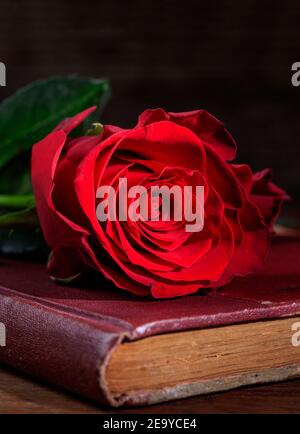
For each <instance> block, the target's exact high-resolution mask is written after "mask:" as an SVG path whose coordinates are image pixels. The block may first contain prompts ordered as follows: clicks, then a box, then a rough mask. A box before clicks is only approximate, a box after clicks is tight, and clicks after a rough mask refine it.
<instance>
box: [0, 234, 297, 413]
mask: <svg viewBox="0 0 300 434" xmlns="http://www.w3.org/2000/svg"><path fill="white" fill-rule="evenodd" d="M0 267H1V275H0V294H1V295H0V322H1V323H3V324H4V326H5V329H6V346H3V347H0V361H1V362H2V363H4V364H7V365H10V366H13V367H15V368H16V369H19V370H21V371H24V372H27V373H29V374H31V375H33V376H35V377H37V378H41V379H44V380H47V381H48V382H50V383H54V384H56V385H58V386H61V387H63V388H65V389H68V390H70V391H73V392H75V393H77V394H79V395H82V396H85V397H88V398H90V399H92V400H96V401H98V402H100V403H102V404H108V405H111V406H115V407H118V406H122V405H127V406H130V405H144V404H153V403H157V402H162V401H167V400H173V399H177V398H183V397H188V396H193V395H197V394H204V393H210V392H216V391H222V390H227V389H231V388H235V387H239V386H243V385H247V384H254V383H260V382H270V381H280V380H284V379H287V378H291V377H295V376H298V375H299V372H300V348H299V347H298V335H297V331H298V326H299V328H300V324H298V325H297V323H298V322H299V321H300V238H299V237H295V236H293V237H291V236H276V237H274V239H273V243H272V248H271V252H270V255H269V256H268V259H267V262H266V263H265V265H264V267H263V269H262V270H261V271H259V272H257V273H255V274H251V275H249V276H247V277H244V278H235V279H234V280H233V281H232V282H231V283H230V284H229V285H227V286H225V287H223V288H219V289H217V290H213V291H211V290H206V291H205V292H203V291H202V292H199V293H197V294H193V295H190V296H187V297H184V298H174V299H169V300H159V301H157V300H155V299H150V298H146V297H145V298H141V297H136V296H134V295H132V294H127V293H125V292H124V291H122V292H121V291H119V290H117V289H116V288H114V287H113V286H112V284H110V283H108V282H107V281H104V280H103V281H100V280H98V281H94V283H93V286H91V285H88V284H87V285H86V286H85V287H84V288H82V286H81V287H69V286H68V287H67V286H62V285H58V284H56V283H54V282H52V281H51V280H50V279H49V276H48V274H47V271H46V269H45V266H44V264H39V263H32V262H28V261H16V260H13V259H7V258H2V259H1V262H0ZM99 279H100V278H99ZM99 289H101V290H99Z"/></svg>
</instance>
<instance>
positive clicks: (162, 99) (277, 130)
mask: <svg viewBox="0 0 300 434" xmlns="http://www.w3.org/2000/svg"><path fill="white" fill-rule="evenodd" d="M0 15H1V18H0V61H2V62H4V63H6V66H7V87H6V88H1V89H0V99H2V98H4V97H5V96H7V95H9V94H11V93H12V92H13V91H15V90H16V89H17V88H18V87H20V86H22V85H24V84H26V83H28V82H30V81H32V80H35V79H38V78H42V77H47V76H49V75H52V74H68V73H73V72H77V73H80V74H83V75H88V76H95V77H102V76H105V77H108V78H109V79H110V80H111V84H112V87H113V91H114V94H113V98H112V100H111V102H110V104H109V106H108V108H107V109H106V111H105V114H104V118H103V121H104V122H109V123H115V124H119V125H121V126H130V125H134V123H135V120H136V118H137V116H138V114H139V113H140V112H141V111H142V110H144V109H145V108H148V107H158V106H162V107H164V108H166V109H168V110H170V111H185V110H192V109H197V108H206V109H207V110H208V111H210V112H212V113H213V114H214V115H216V116H217V117H219V118H220V119H221V120H222V121H223V122H224V123H225V124H226V126H227V127H228V128H229V129H230V131H231V132H232V134H233V135H234V136H235V138H236V140H237V142H238V145H239V153H238V161H240V162H242V161H244V162H249V163H250V164H251V165H252V166H253V167H254V168H255V169H261V168H264V167H266V166H268V167H273V168H274V174H275V180H276V181H277V182H278V183H280V184H281V185H283V186H284V187H286V188H287V189H288V191H289V192H291V193H293V192H294V195H295V196H296V197H297V195H299V192H300V172H299V163H300V150H299V145H300V144H299V133H300V123H299V118H300V105H299V104H298V102H300V87H299V88H296V87H293V86H292V85H291V75H292V73H291V65H292V63H294V62H296V61H300V2H299V1H285V2H276V1H253V0H252V1H250V0H246V1H238V0H236V1H226V2H214V1H211V0H206V1H201V0H185V1H175V0H159V1H158V0H157V1H154V0H153V1H152V2H151V1H142V0H125V1H121V0H119V1H118V0H102V1H101V0H95V1H88V0H86V1H83V0H81V1H75V0H64V1H63V0H44V1H42V0H27V1H15V0H1V2H0Z"/></svg>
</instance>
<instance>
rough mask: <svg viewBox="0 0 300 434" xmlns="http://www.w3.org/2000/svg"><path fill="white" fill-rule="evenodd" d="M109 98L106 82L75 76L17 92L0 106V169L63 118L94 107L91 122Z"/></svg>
mask: <svg viewBox="0 0 300 434" xmlns="http://www.w3.org/2000/svg"><path fill="white" fill-rule="evenodd" d="M109 96H110V87H109V84H108V82H107V81H106V80H102V79H94V78H82V77H78V76H76V75H72V76H66V77H52V78H49V79H47V80H42V81H38V82H35V83H33V84H30V85H29V86H26V87H24V88H23V89H21V90H19V91H18V92H17V93H16V94H14V95H13V96H11V97H10V98H8V99H6V100H4V101H3V102H2V103H1V104H0V167H3V166H4V165H5V164H6V163H7V162H8V161H10V160H11V159H12V158H14V157H16V156H17V155H19V154H20V153H22V152H23V151H28V150H29V149H30V148H31V146H32V145H33V144H34V143H35V142H37V141H39V140H40V139H42V138H43V137H44V136H45V135H46V134H48V133H49V132H50V131H51V130H52V129H53V128H54V127H55V126H56V125H57V124H58V123H59V122H60V121H61V120H63V119H64V118H66V117H70V116H73V115H75V114H76V113H78V112H80V111H81V110H84V109H86V108H88V107H90V106H92V105H97V107H98V110H97V111H96V113H95V112H94V114H93V116H92V117H90V118H89V123H91V122H92V121H93V119H97V118H98V116H99V112H101V110H102V109H103V107H104V105H105V103H106V102H107V100H108V98H109ZM86 125H87V124H86ZM0 177H1V174H0Z"/></svg>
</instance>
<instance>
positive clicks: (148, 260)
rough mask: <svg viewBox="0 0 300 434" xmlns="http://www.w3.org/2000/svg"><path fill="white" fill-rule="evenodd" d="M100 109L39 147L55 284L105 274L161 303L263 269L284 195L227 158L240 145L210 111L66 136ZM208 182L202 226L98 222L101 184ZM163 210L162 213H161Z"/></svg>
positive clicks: (36, 161)
mask: <svg viewBox="0 0 300 434" xmlns="http://www.w3.org/2000/svg"><path fill="white" fill-rule="evenodd" d="M92 110H93V108H92V109H89V110H86V111H85V112H83V113H80V114H79V115H77V116H75V117H73V118H72V119H68V120H65V121H63V122H62V123H61V124H60V125H59V126H58V127H57V128H56V129H55V131H54V132H52V133H51V134H49V135H48V136H47V137H46V138H45V139H43V140H42V141H41V142H39V143H37V144H36V145H35V146H34V148H33V155H32V182H33V188H34V192H35V196H36V203H37V210H38V215H39V218H40V222H41V226H42V229H43V233H44V236H45V239H46V241H47V243H48V244H49V246H50V247H51V249H52V254H51V256H50V259H49V263H48V268H49V271H50V274H51V276H52V277H53V278H55V279H57V280H60V279H64V280H72V279H73V278H75V277H76V276H78V275H79V274H80V273H81V272H82V271H83V270H85V269H87V268H93V269H96V270H99V271H100V272H101V273H103V274H104V276H106V277H107V278H108V279H110V280H112V281H113V282H114V283H115V284H116V285H117V286H118V287H119V288H123V289H126V290H128V291H131V292H133V293H135V294H139V295H150V294H152V296H153V297H156V298H163V297H175V296H181V295H185V294H189V293H192V292H195V291H197V290H198V289H199V288H207V287H219V286H221V285H224V284H225V283H227V282H229V281H230V280H231V279H232V278H233V277H234V276H242V275H246V274H247V273H249V272H253V271H255V270H256V269H257V268H259V267H260V266H261V265H262V263H263V261H264V258H265V256H266V253H267V251H268V246H269V238H270V232H271V228H272V224H273V222H274V218H275V217H276V216H277V214H278V212H279V208H280V204H281V202H282V200H283V199H284V198H285V193H284V191H283V190H281V189H280V188H278V187H276V186H275V185H274V184H273V183H271V181H270V172H269V171H263V172H260V173H257V174H253V173H252V172H251V170H250V168H249V167H248V166H247V165H235V164H232V163H230V162H229V161H230V160H232V159H233V158H234V157H235V153H236V145H235V142H234V140H233V138H232V136H231V135H230V134H229V132H228V131H227V130H226V129H225V128H224V126H223V124H222V123H220V122H219V121H218V120H217V119H216V118H214V117H213V116H212V115H210V114H209V113H208V112H206V111H205V110H197V111H193V112H187V113H166V112H165V111H164V110H162V109H157V110H146V111H145V112H144V113H142V114H141V115H140V117H139V120H138V123H137V125H136V127H135V128H133V129H121V128H117V127H113V126H104V129H103V132H102V133H101V135H98V136H85V137H79V138H71V137H68V134H69V133H70V132H71V131H72V130H73V129H74V128H75V127H76V126H77V125H79V124H80V123H81V122H82V121H83V120H84V119H85V118H86V117H87V116H88V115H89V114H90V112H91V111H92ZM121 177H122V178H126V179H127V182H128V185H130V186H132V185H143V186H145V187H146V188H149V186H150V185H151V184H153V182H154V180H155V181H156V182H157V183H158V184H159V185H163V184H168V185H170V184H174V185H175V184H181V185H183V184H184V185H185V184H189V183H190V185H196V184H199V182H200V183H201V184H202V185H203V186H205V190H204V191H205V203H204V213H205V220H204V227H203V230H201V231H199V232H187V231H186V228H185V226H184V225H183V222H178V221H169V222H166V221H164V222H161V221H155V222H154V221H119V220H117V221H107V222H99V220H98V219H97V216H96V208H97V199H96V192H97V189H98V187H99V186H101V185H111V186H114V187H116V188H117V181H118V179H119V178H121ZM158 209H159V208H158Z"/></svg>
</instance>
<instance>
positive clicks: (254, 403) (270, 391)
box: [0, 368, 300, 414]
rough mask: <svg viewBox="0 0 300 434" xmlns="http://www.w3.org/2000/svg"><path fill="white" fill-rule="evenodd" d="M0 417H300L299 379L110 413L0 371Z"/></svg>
mask: <svg viewBox="0 0 300 434" xmlns="http://www.w3.org/2000/svg"><path fill="white" fill-rule="evenodd" d="M0 413H1V414H4V413H86V414H87V413H181V414H184V413H194V414H201V413H300V379H297V380H292V381H286V382H282V383H276V384H268V385H259V386H252V387H244V388H241V389H237V390H231V391H228V392H222V393H216V394H212V395H205V396H198V397H194V398H189V399H184V400H178V401H173V402H169V403H165V404H159V405H154V406H150V407H142V408H135V409H123V410H113V409H108V408H104V407H101V406H100V405H95V404H93V403H90V402H87V401H84V400H82V399H80V398H77V397H75V396H73V395H70V394H68V393H65V392H63V391H61V390H59V389H57V388H55V387H52V386H49V385H45V384H43V383H40V382H38V381H36V380H32V379H31V378H30V377H28V376H25V375H22V374H20V373H17V372H15V371H13V370H10V369H7V368H0Z"/></svg>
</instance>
